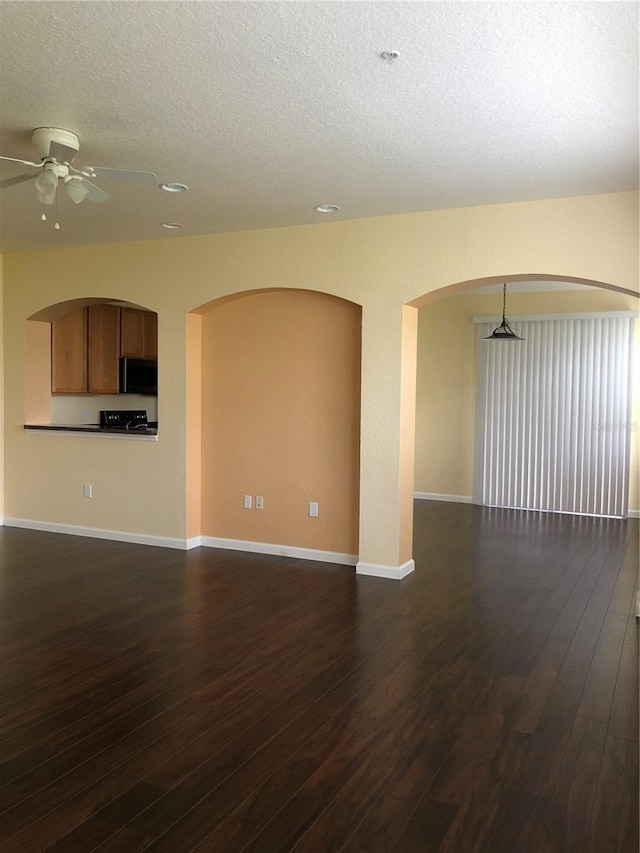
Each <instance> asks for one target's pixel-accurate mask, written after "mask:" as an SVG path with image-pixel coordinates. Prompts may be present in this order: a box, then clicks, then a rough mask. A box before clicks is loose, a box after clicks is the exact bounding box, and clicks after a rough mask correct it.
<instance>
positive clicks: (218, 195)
mask: <svg viewBox="0 0 640 853" xmlns="http://www.w3.org/2000/svg"><path fill="white" fill-rule="evenodd" d="M0 33H1V35H0V57H1V59H0V72H1V75H0V93H1V95H0V153H1V154H3V155H7V156H13V157H23V158H27V159H30V158H33V157H34V155H35V152H34V150H33V149H32V147H31V142H30V138H31V131H32V130H33V128H35V127H38V126H42V125H54V126H58V127H63V128H67V129H69V130H73V131H75V132H76V133H78V135H79V136H80V144H81V150H80V154H79V156H78V158H77V160H76V165H78V164H80V165H83V166H84V165H92V166H111V167H116V168H124V169H147V170H151V171H154V172H156V173H157V174H158V176H159V178H160V179H161V180H173V181H181V182H183V183H186V184H188V185H189V187H190V192H188V193H186V194H183V195H171V194H169V193H164V192H161V191H160V190H157V189H155V188H144V187H140V188H138V187H129V186H125V185H123V184H114V183H113V182H107V181H105V180H103V181H101V182H99V183H100V184H101V186H102V187H103V188H104V189H106V190H107V191H108V192H109V193H110V194H111V195H112V196H113V199H112V201H111V202H109V203H107V204H104V205H91V204H89V203H88V202H84V203H83V204H81V205H79V206H78V207H75V206H74V205H72V204H71V203H70V202H69V201H68V199H67V198H66V197H64V195H63V197H62V198H61V203H60V212H59V217H60V222H61V224H62V229H61V231H59V232H56V231H54V230H53V229H52V227H51V226H52V223H51V221H49V222H46V223H43V222H40V219H39V217H40V212H41V211H40V208H39V205H38V203H37V202H36V200H35V191H34V188H33V185H32V184H22V185H16V186H13V187H11V188H9V189H5V190H3V191H2V193H0V196H1V206H0V215H1V217H2V218H1V220H0V237H1V243H0V249H1V250H3V251H16V250H23V249H33V248H38V247H45V246H55V245H82V244H91V243H101V242H120V241H126V240H146V239H155V238H160V237H163V238H167V239H176V234H177V235H178V236H180V235H185V234H205V233H211V232H217V231H230V230H238V229H248V228H264V227H271V226H282V225H291V224H299V223H313V222H322V221H326V220H327V219H328V218H329V217H327V216H325V217H324V218H323V217H322V215H320V214H318V213H316V212H315V211H314V209H313V208H314V206H315V205H316V204H319V203H322V202H334V203H336V204H339V205H341V207H342V211H341V212H340V213H339V214H338V215H337V218H348V219H351V218H358V217H367V216H378V215H382V214H389V213H399V212H408V211H417V210H429V209H435V208H445V207H460V206H467V205H476V204H485V203H492V202H509V201H515V200H527V199H536V198H551V197H561V196H573V195H584V194H590V193H600V192H612V191H613V192H615V191H622V190H628V189H633V188H635V187H636V185H637V171H638V97H637V82H638V6H637V4H635V3H627V2H614V3H607V2H594V3H588V2H580V3H573V2H559V3H537V2H534V3H529V2H506V3H490V2H476V3H455V2H425V3H405V2H397V3H394V2H391V3H384V2H383V3H368V2H339V3H335V2H327V3H307V2H295V3H262V2H259V3H251V2H242V3H229V2H220V3H218V2H207V3H204V2H203V3H191V2H184V3H174V2H138V3H135V2H116V3H113V2H80V3H78V2H61V3H59V2H49V0H47V2H0ZM383 50H397V51H399V53H400V57H399V59H398V60H397V61H396V62H395V63H393V64H388V63H385V62H383V61H382V60H381V59H380V57H379V54H380V52H381V51H383ZM22 171H24V169H23V167H21V166H19V165H16V164H9V163H2V164H1V165H0V179H5V178H8V177H12V176H14V175H17V174H20V173H21V172H22ZM335 218H336V217H333V219H335ZM166 220H177V221H179V222H182V223H184V229H183V230H182V231H180V232H168V231H166V230H165V229H163V228H161V227H160V223H161V222H162V221H166Z"/></svg>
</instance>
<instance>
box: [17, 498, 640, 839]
mask: <svg viewBox="0 0 640 853" xmlns="http://www.w3.org/2000/svg"><path fill="white" fill-rule="evenodd" d="M415 539H416V544H415V558H416V572H415V574H414V575H412V576H411V577H409V578H407V579H405V580H404V581H402V582H401V583H397V582H395V581H385V580H377V579H374V578H366V577H356V576H355V574H354V572H353V570H352V569H347V568H343V567H338V566H331V565H328V564H321V563H305V562H301V561H297V560H289V559H283V558H277V557H264V556H254V555H249V554H242V553H233V552H229V551H215V550H209V549H198V550H197V551H191V552H188V553H182V552H178V551H168V550H161V549H157V548H151V547H144V546H137V545H127V544H122V543H116V542H100V541H96V540H90V539H81V538H77V537H69V536H62V535H55V534H47V533H35V532H30V531H25V530H18V529H9V528H4V529H1V530H0V639H1V648H0V685H1V693H0V786H2V787H1V789H0V812H1V813H0V850H2V851H3V853H4V851H7V853H9V851H16V853H18V851H19V853H37V851H41V850H49V851H64V853H76V851H78V853H84V851H87V853H88V851H92V850H99V851H101V853H106V851H118V853H122V851H125V853H131V852H132V851H141V850H153V851H167V853H169V851H170V853H181V851H185V852H186V851H192V850H196V849H197V850H198V851H200V853H203V851H216V853H218V852H219V853H226V852H227V851H228V852H229V853H240V851H247V853H249V851H250V852H251V853H257V851H264V853H277V851H291V850H295V851H296V853H328V851H339V850H340V851H344V853H363V851H372V852H373V851H380V853H382V851H393V853H414V851H416V853H435V851H442V853H443V852H444V851H447V852H448V853H465V851H490V853H501V852H502V851H505V853H547V851H548V852H549V853H573V851H591V853H613V851H623V853H636V851H637V850H638V627H637V623H636V620H635V617H634V612H633V603H634V597H635V589H636V585H637V575H638V522H637V521H626V522H625V521H615V520H603V519H590V518H579V517H572V516H558V515H549V514H539V513H525V512H516V511H509V510H491V509H480V508H478V507H473V506H465V505H456V504H439V503H427V502H418V503H417V505H416V536H415Z"/></svg>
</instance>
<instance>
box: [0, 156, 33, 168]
mask: <svg viewBox="0 0 640 853" xmlns="http://www.w3.org/2000/svg"><path fill="white" fill-rule="evenodd" d="M0 160H8V161H9V162H10V163H20V164H22V165H23V166H35V167H36V169H39V168H40V167H41V166H42V163H32V162H31V160H19V159H18V158H17V157H0Z"/></svg>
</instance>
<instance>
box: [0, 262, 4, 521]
mask: <svg viewBox="0 0 640 853" xmlns="http://www.w3.org/2000/svg"><path fill="white" fill-rule="evenodd" d="M3 273H4V265H3V257H2V255H0V401H1V402H0V519H1V518H2V516H3V512H4V284H3V281H4V279H3Z"/></svg>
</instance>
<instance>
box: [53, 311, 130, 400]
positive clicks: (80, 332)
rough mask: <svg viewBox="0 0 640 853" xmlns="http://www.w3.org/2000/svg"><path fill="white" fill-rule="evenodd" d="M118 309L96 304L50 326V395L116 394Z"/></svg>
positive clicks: (118, 333) (69, 314) (117, 388)
mask: <svg viewBox="0 0 640 853" xmlns="http://www.w3.org/2000/svg"><path fill="white" fill-rule="evenodd" d="M119 358H120V308H119V307H118V306H117V305H108V304H106V303H104V304H103V303H98V304H96V305H89V306H88V307H86V308H78V309H76V310H75V311H70V312H69V313H68V314H65V315H64V317H60V319H58V320H54V321H53V322H52V324H51V393H52V394H118V393H119V391H120V388H119Z"/></svg>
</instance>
